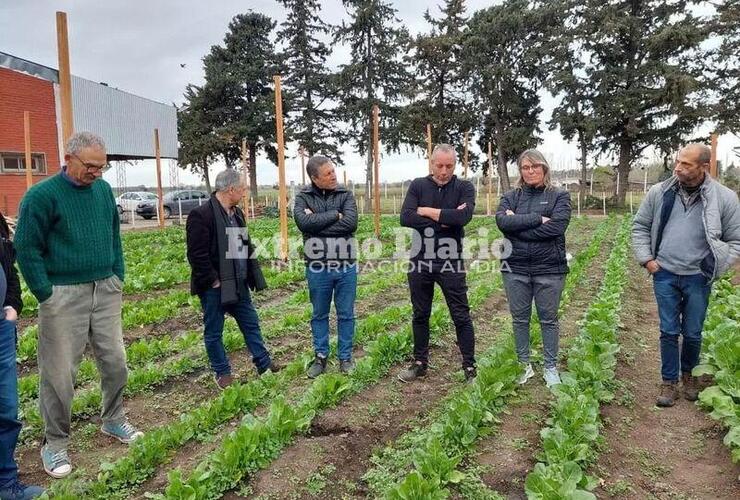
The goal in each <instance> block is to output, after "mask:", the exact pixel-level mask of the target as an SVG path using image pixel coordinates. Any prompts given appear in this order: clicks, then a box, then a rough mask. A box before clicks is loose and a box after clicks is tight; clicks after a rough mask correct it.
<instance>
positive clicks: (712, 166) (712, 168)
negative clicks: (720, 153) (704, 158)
mask: <svg viewBox="0 0 740 500" xmlns="http://www.w3.org/2000/svg"><path fill="white" fill-rule="evenodd" d="M709 175H711V176H712V177H714V178H715V179H716V178H717V177H719V175H717V134H712V156H711V157H710V160H709Z"/></svg>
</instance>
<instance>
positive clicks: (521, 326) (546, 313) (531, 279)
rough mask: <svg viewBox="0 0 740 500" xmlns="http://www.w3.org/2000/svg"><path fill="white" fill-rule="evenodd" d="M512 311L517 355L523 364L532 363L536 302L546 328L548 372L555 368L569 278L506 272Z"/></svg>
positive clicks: (541, 323)
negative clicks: (562, 299) (532, 321)
mask: <svg viewBox="0 0 740 500" xmlns="http://www.w3.org/2000/svg"><path fill="white" fill-rule="evenodd" d="M501 276H502V277H503V279H504V288H505V289H506V297H507V299H508V300H509V311H511V317H512V320H513V326H514V342H515V344H516V353H517V356H518V358H519V361H520V362H521V363H529V321H530V318H531V317H532V300H533V299H534V303H535V305H536V307H537V316H538V317H539V321H540V326H541V328H542V345H543V350H544V354H545V356H544V357H545V368H555V366H556V365H557V361H558V343H559V340H560V325H559V323H558V308H559V307H560V296H561V294H562V293H563V287H564V286H565V274H542V275H539V276H528V275H526V274H517V273H507V272H502V273H501Z"/></svg>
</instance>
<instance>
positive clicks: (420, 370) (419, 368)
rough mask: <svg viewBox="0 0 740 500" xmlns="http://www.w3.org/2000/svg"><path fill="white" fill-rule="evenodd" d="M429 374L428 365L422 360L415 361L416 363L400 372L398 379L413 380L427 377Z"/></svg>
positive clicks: (403, 380) (402, 380)
mask: <svg viewBox="0 0 740 500" xmlns="http://www.w3.org/2000/svg"><path fill="white" fill-rule="evenodd" d="M426 375H427V365H425V364H424V363H422V362H421V361H414V363H413V364H412V365H411V366H409V367H408V368H407V369H405V370H402V371H401V372H400V373H399V374H398V380H400V381H401V382H406V383H408V382H413V381H414V380H416V379H417V378H421V377H426Z"/></svg>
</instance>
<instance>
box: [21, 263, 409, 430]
mask: <svg viewBox="0 0 740 500" xmlns="http://www.w3.org/2000/svg"><path fill="white" fill-rule="evenodd" d="M371 276H372V278H370V279H368V281H367V285H368V291H366V292H362V293H359V294H358V295H359V296H360V298H363V297H366V296H372V294H377V293H382V292H383V291H385V290H388V289H390V288H392V287H393V286H396V285H398V284H399V283H401V282H402V281H403V273H400V272H395V273H392V274H391V275H389V274H388V273H383V272H378V273H372V275H371ZM371 292H372V293H371ZM296 293H297V294H300V293H301V292H300V291H299V292H296ZM263 312H264V313H265V314H267V315H268V316H279V318H280V320H279V321H278V322H276V323H274V324H266V325H263V330H262V335H263V337H264V338H265V339H266V340H270V339H273V338H276V337H278V336H280V335H283V334H285V333H288V332H291V331H295V330H296V329H297V328H303V329H305V326H306V325H307V322H308V320H309V319H310V316H311V306H310V304H303V305H302V306H300V310H299V311H297V312H294V313H291V312H287V311H286V308H285V306H284V305H282V304H276V305H273V306H271V307H269V308H265V309H264V310H263ZM201 338H202V334H201V332H200V331H190V332H187V333H185V334H184V335H182V336H180V337H178V338H175V339H173V338H169V337H168V338H162V339H145V340H140V341H137V342H136V343H134V344H132V345H131V346H129V347H128V348H127V356H128V355H130V356H131V358H130V359H129V366H130V367H134V369H132V370H130V372H129V376H128V384H127V386H126V394H127V395H134V394H138V393H140V392H142V391H144V390H147V389H150V388H151V387H154V386H156V385H160V384H162V383H163V382H165V381H167V380H170V379H172V378H174V377H177V376H181V375H185V374H187V373H190V372H192V371H194V370H196V369H198V368H201V367H203V366H205V365H206V363H207V356H206V354H205V350H204V348H203V346H202V345H201V340H200V339H201ZM223 341H224V347H225V348H226V351H227V352H234V351H237V350H239V349H242V348H244V337H243V335H242V333H241V331H240V330H239V328H238V327H237V325H236V324H235V322H234V321H233V320H231V319H229V320H227V322H226V324H225V326H224V336H223ZM164 356H172V357H171V358H168V359H165V360H164V361H161V360H160V358H163V357H164ZM78 377H79V380H80V381H90V380H93V379H95V378H96V377H97V368H96V366H95V364H94V363H93V362H92V361H90V360H85V361H84V362H83V363H81V369H80V373H79V375H78ZM19 387H21V390H20V392H21V394H22V395H23V396H22V399H23V400H24V401H25V403H24V404H22V405H21V415H22V416H23V418H24V420H25V421H26V426H25V427H24V429H23V439H24V440H26V439H29V438H32V437H35V436H38V435H39V433H40V432H41V429H42V428H43V422H42V420H41V416H40V414H39V411H38V408H37V407H36V404H35V401H34V400H33V398H34V397H35V396H36V395H37V394H38V376H37V375H35V374H34V375H28V376H26V377H22V378H21V381H20V384H19ZM101 398H102V394H101V391H100V388H99V387H91V388H87V389H83V390H79V391H78V392H77V394H76V395H75V398H74V400H73V402H72V415H73V417H75V418H80V417H83V416H87V415H90V414H91V413H92V412H94V411H95V409H96V408H98V407H99V405H100V401H101Z"/></svg>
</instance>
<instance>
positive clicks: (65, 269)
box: [15, 132, 143, 478]
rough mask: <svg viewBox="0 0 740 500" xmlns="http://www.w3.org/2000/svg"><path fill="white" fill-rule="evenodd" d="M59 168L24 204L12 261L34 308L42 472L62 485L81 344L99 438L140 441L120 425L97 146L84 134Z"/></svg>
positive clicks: (108, 224) (110, 268)
mask: <svg viewBox="0 0 740 500" xmlns="http://www.w3.org/2000/svg"><path fill="white" fill-rule="evenodd" d="M64 161H65V163H66V165H65V166H64V167H62V171H61V172H60V173H59V174H57V175H54V176H52V177H50V178H49V179H46V180H44V181H43V182H40V183H38V184H37V185H35V186H33V187H32V188H31V189H29V190H28V192H27V193H26V195H25V196H24V197H23V200H22V201H21V206H20V215H19V218H18V228H17V231H16V235H15V245H16V248H17V253H18V264H19V266H20V268H21V272H22V273H23V277H24V278H25V280H26V283H27V284H28V287H29V288H30V290H31V292H32V293H33V294H34V295H35V296H36V298H37V299H38V301H39V318H38V326H39V334H38V335H39V339H38V366H39V377H40V388H39V407H40V410H41V417H42V418H43V420H44V425H45V439H44V444H43V446H42V448H41V459H42V462H43V465H44V470H45V471H46V472H47V474H49V475H50V476H51V477H54V478H61V477H64V476H66V475H68V474H69V473H70V472H71V470H72V464H71V462H70V460H69V456H68V454H67V446H68V444H69V432H70V421H71V418H72V398H73V397H74V386H75V378H76V375H77V369H78V368H79V365H80V361H81V360H82V355H83V353H84V351H85V347H86V346H87V343H88V341H89V342H90V344H91V347H92V352H93V356H94V357H95V362H96V364H97V366H98V369H99V371H100V378H101V392H102V396H103V401H102V402H103V408H102V414H101V417H102V420H103V426H102V429H101V430H102V432H103V433H104V434H107V435H109V436H112V437H114V438H116V439H118V440H119V441H121V442H123V443H126V444H128V443H131V442H133V441H134V440H135V439H137V438H139V437H141V436H142V435H143V434H142V433H141V432H139V431H137V430H136V429H135V428H134V427H133V426H132V425H131V424H130V423H129V422H128V420H127V419H126V415H125V413H124V409H123V390H124V388H125V387H126V379H127V376H128V371H127V368H126V351H125V348H124V345H123V332H122V327H121V296H122V290H123V279H124V265H123V250H122V248H121V235H120V232H119V223H120V221H119V219H118V211H117V210H116V204H115V201H114V198H113V192H112V191H111V188H110V185H108V183H107V182H105V181H104V180H102V179H101V176H102V169H103V167H105V165H106V163H107V155H106V152H105V144H104V142H103V140H102V139H101V138H100V137H98V136H96V135H94V134H91V133H89V132H79V133H76V134H74V135H73V136H72V137H71V138H70V139H69V141H68V142H67V145H66V148H65V155H64Z"/></svg>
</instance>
